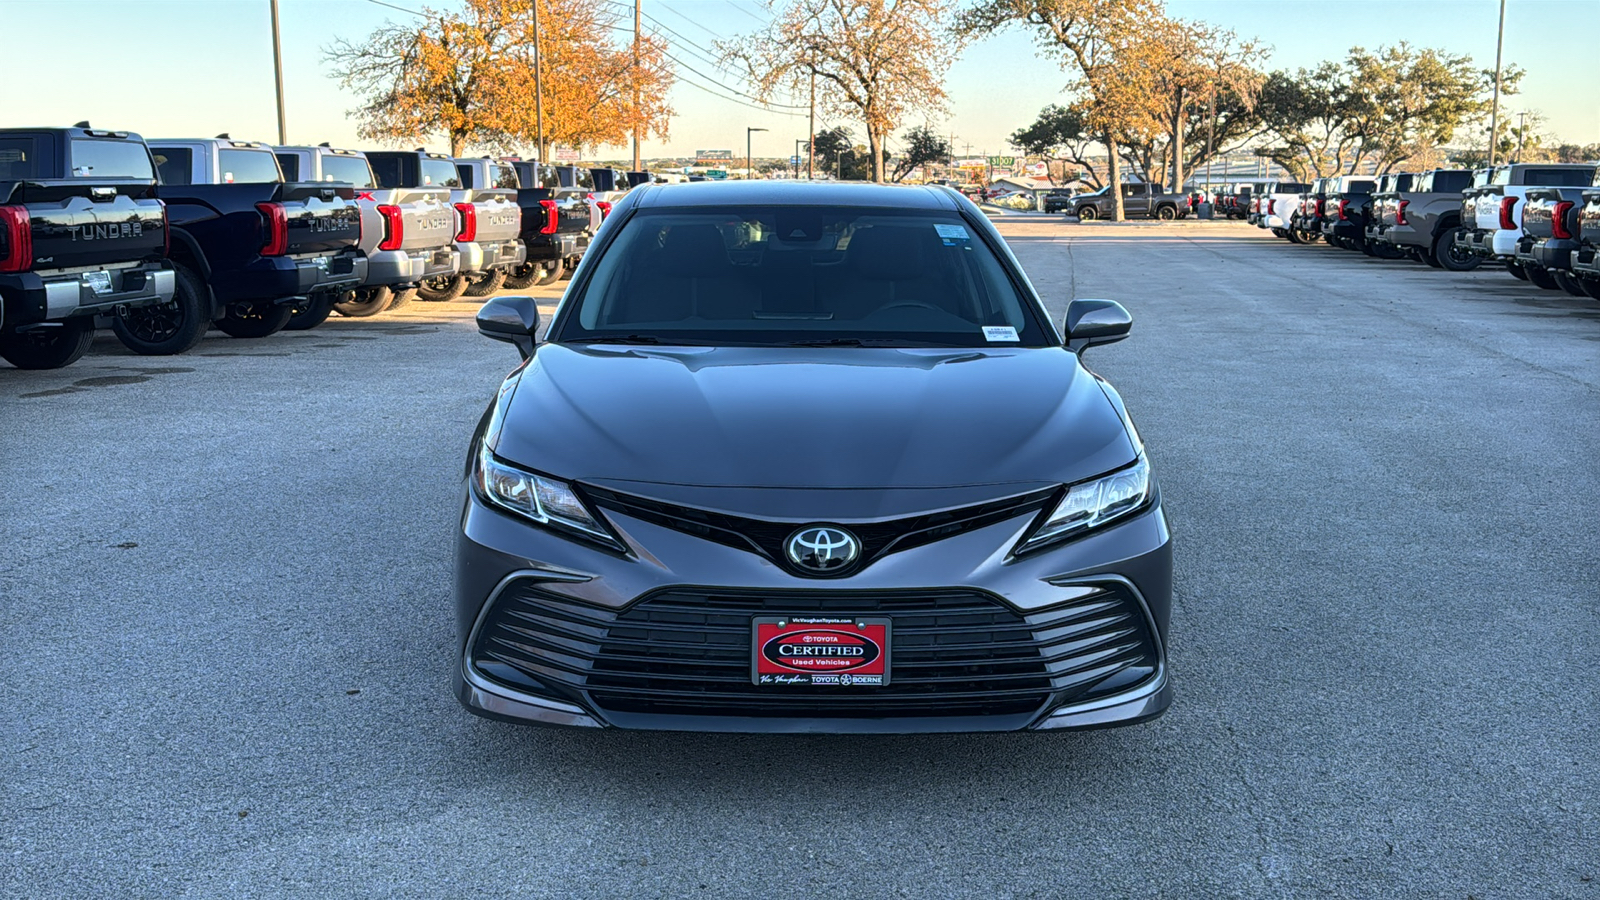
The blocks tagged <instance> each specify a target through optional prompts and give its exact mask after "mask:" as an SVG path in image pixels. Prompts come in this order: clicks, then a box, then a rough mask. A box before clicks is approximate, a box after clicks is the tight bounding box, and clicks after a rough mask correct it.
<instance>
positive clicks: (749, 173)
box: [744, 128, 766, 181]
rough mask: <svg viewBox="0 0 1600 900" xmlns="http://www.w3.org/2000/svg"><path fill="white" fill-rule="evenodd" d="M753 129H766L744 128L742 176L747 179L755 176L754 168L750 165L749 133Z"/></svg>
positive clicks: (760, 129)
mask: <svg viewBox="0 0 1600 900" xmlns="http://www.w3.org/2000/svg"><path fill="white" fill-rule="evenodd" d="M753 131H766V129H765V128H746V129H745V130H744V178H745V180H746V181H749V180H750V179H751V178H753V177H755V170H754V168H753V167H752V166H751V165H750V133H751V132H753Z"/></svg>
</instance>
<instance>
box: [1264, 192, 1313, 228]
mask: <svg viewBox="0 0 1600 900" xmlns="http://www.w3.org/2000/svg"><path fill="white" fill-rule="evenodd" d="M1310 188H1311V186H1310V185H1308V184H1302V183H1301V182H1298V181H1280V182H1277V183H1276V184H1273V185H1272V186H1270V187H1268V188H1266V189H1265V191H1266V192H1265V193H1263V194H1262V195H1261V205H1262V207H1263V208H1262V210H1261V214H1260V217H1259V218H1258V219H1257V221H1256V224H1257V225H1259V226H1261V227H1262V228H1266V229H1269V230H1271V231H1272V233H1273V234H1275V235H1277V236H1278V237H1288V236H1289V221H1290V218H1291V217H1292V216H1293V215H1294V210H1295V207H1297V206H1299V205H1300V195H1301V194H1303V193H1305V192H1306V191H1308V190H1310Z"/></svg>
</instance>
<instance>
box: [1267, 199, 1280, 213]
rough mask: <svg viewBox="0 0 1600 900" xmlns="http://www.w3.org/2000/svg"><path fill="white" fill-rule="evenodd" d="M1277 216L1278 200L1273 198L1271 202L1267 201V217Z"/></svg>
mask: <svg viewBox="0 0 1600 900" xmlns="http://www.w3.org/2000/svg"><path fill="white" fill-rule="evenodd" d="M1277 214H1278V199H1277V198H1276V197H1274V198H1272V199H1271V200H1268V201H1267V215H1269V216H1275V215H1277Z"/></svg>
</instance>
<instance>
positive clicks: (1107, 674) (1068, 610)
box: [471, 582, 1158, 719]
mask: <svg viewBox="0 0 1600 900" xmlns="http://www.w3.org/2000/svg"><path fill="white" fill-rule="evenodd" d="M769 615H818V616H838V617H849V616H887V617H889V618H890V619H892V620H893V629H892V633H891V638H890V683H889V684H888V685H886V686H883V687H827V688H824V687H787V688H782V689H775V688H771V687H758V686H756V685H754V684H751V683H750V658H751V652H752V651H751V619H752V618H753V617H755V616H769ZM1157 657H1158V653H1157V650H1156V647H1155V642H1154V639H1153V637H1152V635H1151V634H1150V629H1149V627H1148V624H1147V619H1146V618H1145V616H1144V614H1143V611H1142V609H1141V608H1140V607H1139V605H1138V602H1137V601H1136V600H1135V599H1134V598H1133V597H1132V596H1131V594H1130V593H1129V592H1128V591H1127V590H1126V589H1125V588H1123V587H1121V586H1120V585H1107V586H1105V587H1104V588H1102V589H1100V590H1098V591H1097V592H1096V593H1093V594H1091V595H1089V596H1086V597H1083V598H1080V599H1078V600H1076V601H1074V602H1072V603H1070V604H1067V605H1064V606H1057V607H1053V608H1051V609H1049V610H1047V611H1044V612H1035V613H1028V614H1022V613H1019V612H1017V611H1015V610H1013V609H1011V608H1010V607H1008V606H1006V605H1005V604H1003V603H1001V602H1000V601H998V600H996V599H994V598H992V597H990V596H988V595H986V594H983V593H979V592H975V591H927V592H923V591H911V592H898V591H897V592H859V591H774V592H748V591H722V590H709V589H673V590H668V591H663V592H658V593H655V594H651V595H649V596H647V597H646V598H645V599H643V600H641V601H639V602H637V603H635V604H633V605H632V606H629V607H628V608H626V609H625V610H623V611H621V612H617V611H613V610H608V609H603V608H600V607H595V606H591V605H589V604H586V603H581V602H578V601H574V600H571V599H567V598H564V597H561V596H559V595H556V594H553V593H550V592H548V591H544V590H541V589H540V588H539V587H538V586H537V585H535V584H534V583H532V582H517V583H513V584H512V585H510V586H508V587H507V589H506V590H505V591H504V592H502V594H501V595H500V598H499V600H498V601H496V603H495V607H494V608H493V609H492V610H491V611H490V612H489V614H488V617H487V619H486V620H485V621H484V623H483V626H482V627H481V628H480V629H479V632H478V637H477V639H476V641H475V642H474V645H473V647H472V651H471V659H472V663H473V665H474V666H476V667H477V668H478V670H479V671H480V672H482V673H483V674H485V675H487V676H489V677H490V678H492V679H495V680H497V681H501V682H502V683H505V684H507V685H508V686H510V687H513V688H516V689H519V690H525V691H530V692H534V693H539V694H543V695H546V696H550V697H554V698H557V699H564V700H568V701H570V702H577V703H580V704H584V705H586V706H590V707H593V708H597V709H599V710H601V711H602V712H612V713H619V714H656V715H696V716H743V717H756V718H775V717H793V718H895V717H911V716H924V717H973V716H976V717H984V716H1020V717H1023V718H1024V719H1026V718H1031V717H1032V716H1033V715H1034V714H1036V713H1038V712H1039V711H1041V710H1043V709H1044V708H1045V707H1046V706H1047V705H1049V704H1052V703H1053V702H1062V701H1068V700H1086V699H1090V698H1092V697H1096V696H1103V695H1106V694H1110V693H1115V692H1118V691H1122V690H1126V689H1127V688H1130V687H1132V686H1134V685H1136V684H1138V683H1139V682H1141V681H1144V680H1146V679H1148V678H1150V677H1151V676H1153V675H1154V674H1155V672H1156V667H1157Z"/></svg>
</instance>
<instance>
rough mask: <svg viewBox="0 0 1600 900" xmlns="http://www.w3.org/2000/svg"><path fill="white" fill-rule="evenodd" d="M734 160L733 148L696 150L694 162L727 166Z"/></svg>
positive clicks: (703, 164)
mask: <svg viewBox="0 0 1600 900" xmlns="http://www.w3.org/2000/svg"><path fill="white" fill-rule="evenodd" d="M731 162H733V151H732V150H696V151H695V152H694V163H695V165H697V166H725V165H727V164H728V163H731Z"/></svg>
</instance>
